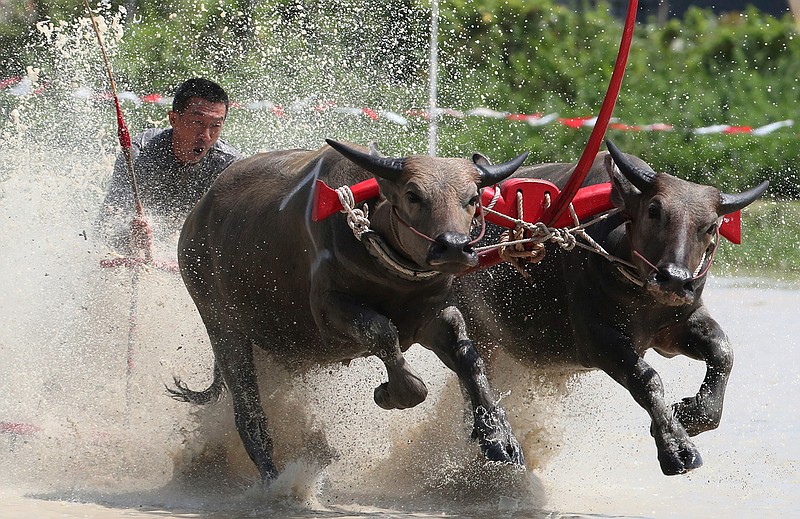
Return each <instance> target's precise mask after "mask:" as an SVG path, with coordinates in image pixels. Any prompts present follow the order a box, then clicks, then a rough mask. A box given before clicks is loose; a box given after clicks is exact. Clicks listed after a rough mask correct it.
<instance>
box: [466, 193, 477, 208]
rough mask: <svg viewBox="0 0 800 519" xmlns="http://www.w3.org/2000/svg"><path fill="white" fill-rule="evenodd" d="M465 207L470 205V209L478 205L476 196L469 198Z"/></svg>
mask: <svg viewBox="0 0 800 519" xmlns="http://www.w3.org/2000/svg"><path fill="white" fill-rule="evenodd" d="M467 205H470V206H472V207H475V206H476V205H478V195H475V196H473V197H472V198H470V199H469V202H467Z"/></svg>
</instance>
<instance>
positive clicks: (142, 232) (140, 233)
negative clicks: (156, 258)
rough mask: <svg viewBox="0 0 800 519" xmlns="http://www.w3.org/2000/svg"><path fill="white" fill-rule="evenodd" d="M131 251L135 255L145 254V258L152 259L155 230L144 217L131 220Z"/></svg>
mask: <svg viewBox="0 0 800 519" xmlns="http://www.w3.org/2000/svg"><path fill="white" fill-rule="evenodd" d="M130 227H131V251H133V253H134V254H138V253H139V252H144V255H145V258H149V257H150V251H151V249H152V248H153V230H152V229H151V228H150V224H149V223H148V222H147V219H146V218H144V217H140V216H137V217H136V218H134V219H133V220H131V226H130Z"/></svg>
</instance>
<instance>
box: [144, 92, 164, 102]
mask: <svg viewBox="0 0 800 519" xmlns="http://www.w3.org/2000/svg"><path fill="white" fill-rule="evenodd" d="M162 99H163V97H161V94H146V95H143V96H142V101H144V102H145V103H158V102H159V101H161V100H162Z"/></svg>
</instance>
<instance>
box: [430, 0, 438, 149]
mask: <svg viewBox="0 0 800 519" xmlns="http://www.w3.org/2000/svg"><path fill="white" fill-rule="evenodd" d="M428 76H429V81H430V83H429V85H428V114H429V115H430V119H429V120H428V154H429V155H430V156H431V157H435V156H436V153H437V148H438V132H439V108H438V107H437V106H436V103H437V101H436V97H437V82H438V76H439V0H431V52H430V63H429V74H428Z"/></svg>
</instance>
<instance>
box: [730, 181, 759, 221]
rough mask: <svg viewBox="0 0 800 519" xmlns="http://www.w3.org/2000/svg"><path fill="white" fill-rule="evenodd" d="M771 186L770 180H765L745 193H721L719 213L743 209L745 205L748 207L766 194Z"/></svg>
mask: <svg viewBox="0 0 800 519" xmlns="http://www.w3.org/2000/svg"><path fill="white" fill-rule="evenodd" d="M767 187H769V181H768V180H765V181H764V182H762V183H760V184H759V185H757V186H756V187H754V188H753V189H750V190H748V191H745V192H744V193H739V194H736V195H727V194H725V193H720V195H719V211H718V212H717V214H719V215H720V216H724V215H726V214H730V213H733V212H735V211H738V210H739V209H742V208H743V207H747V206H748V205H750V204H752V203H753V202H755V200H756V199H757V198H758V197H760V196H761V195H763V194H764V191H766V190H767Z"/></svg>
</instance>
